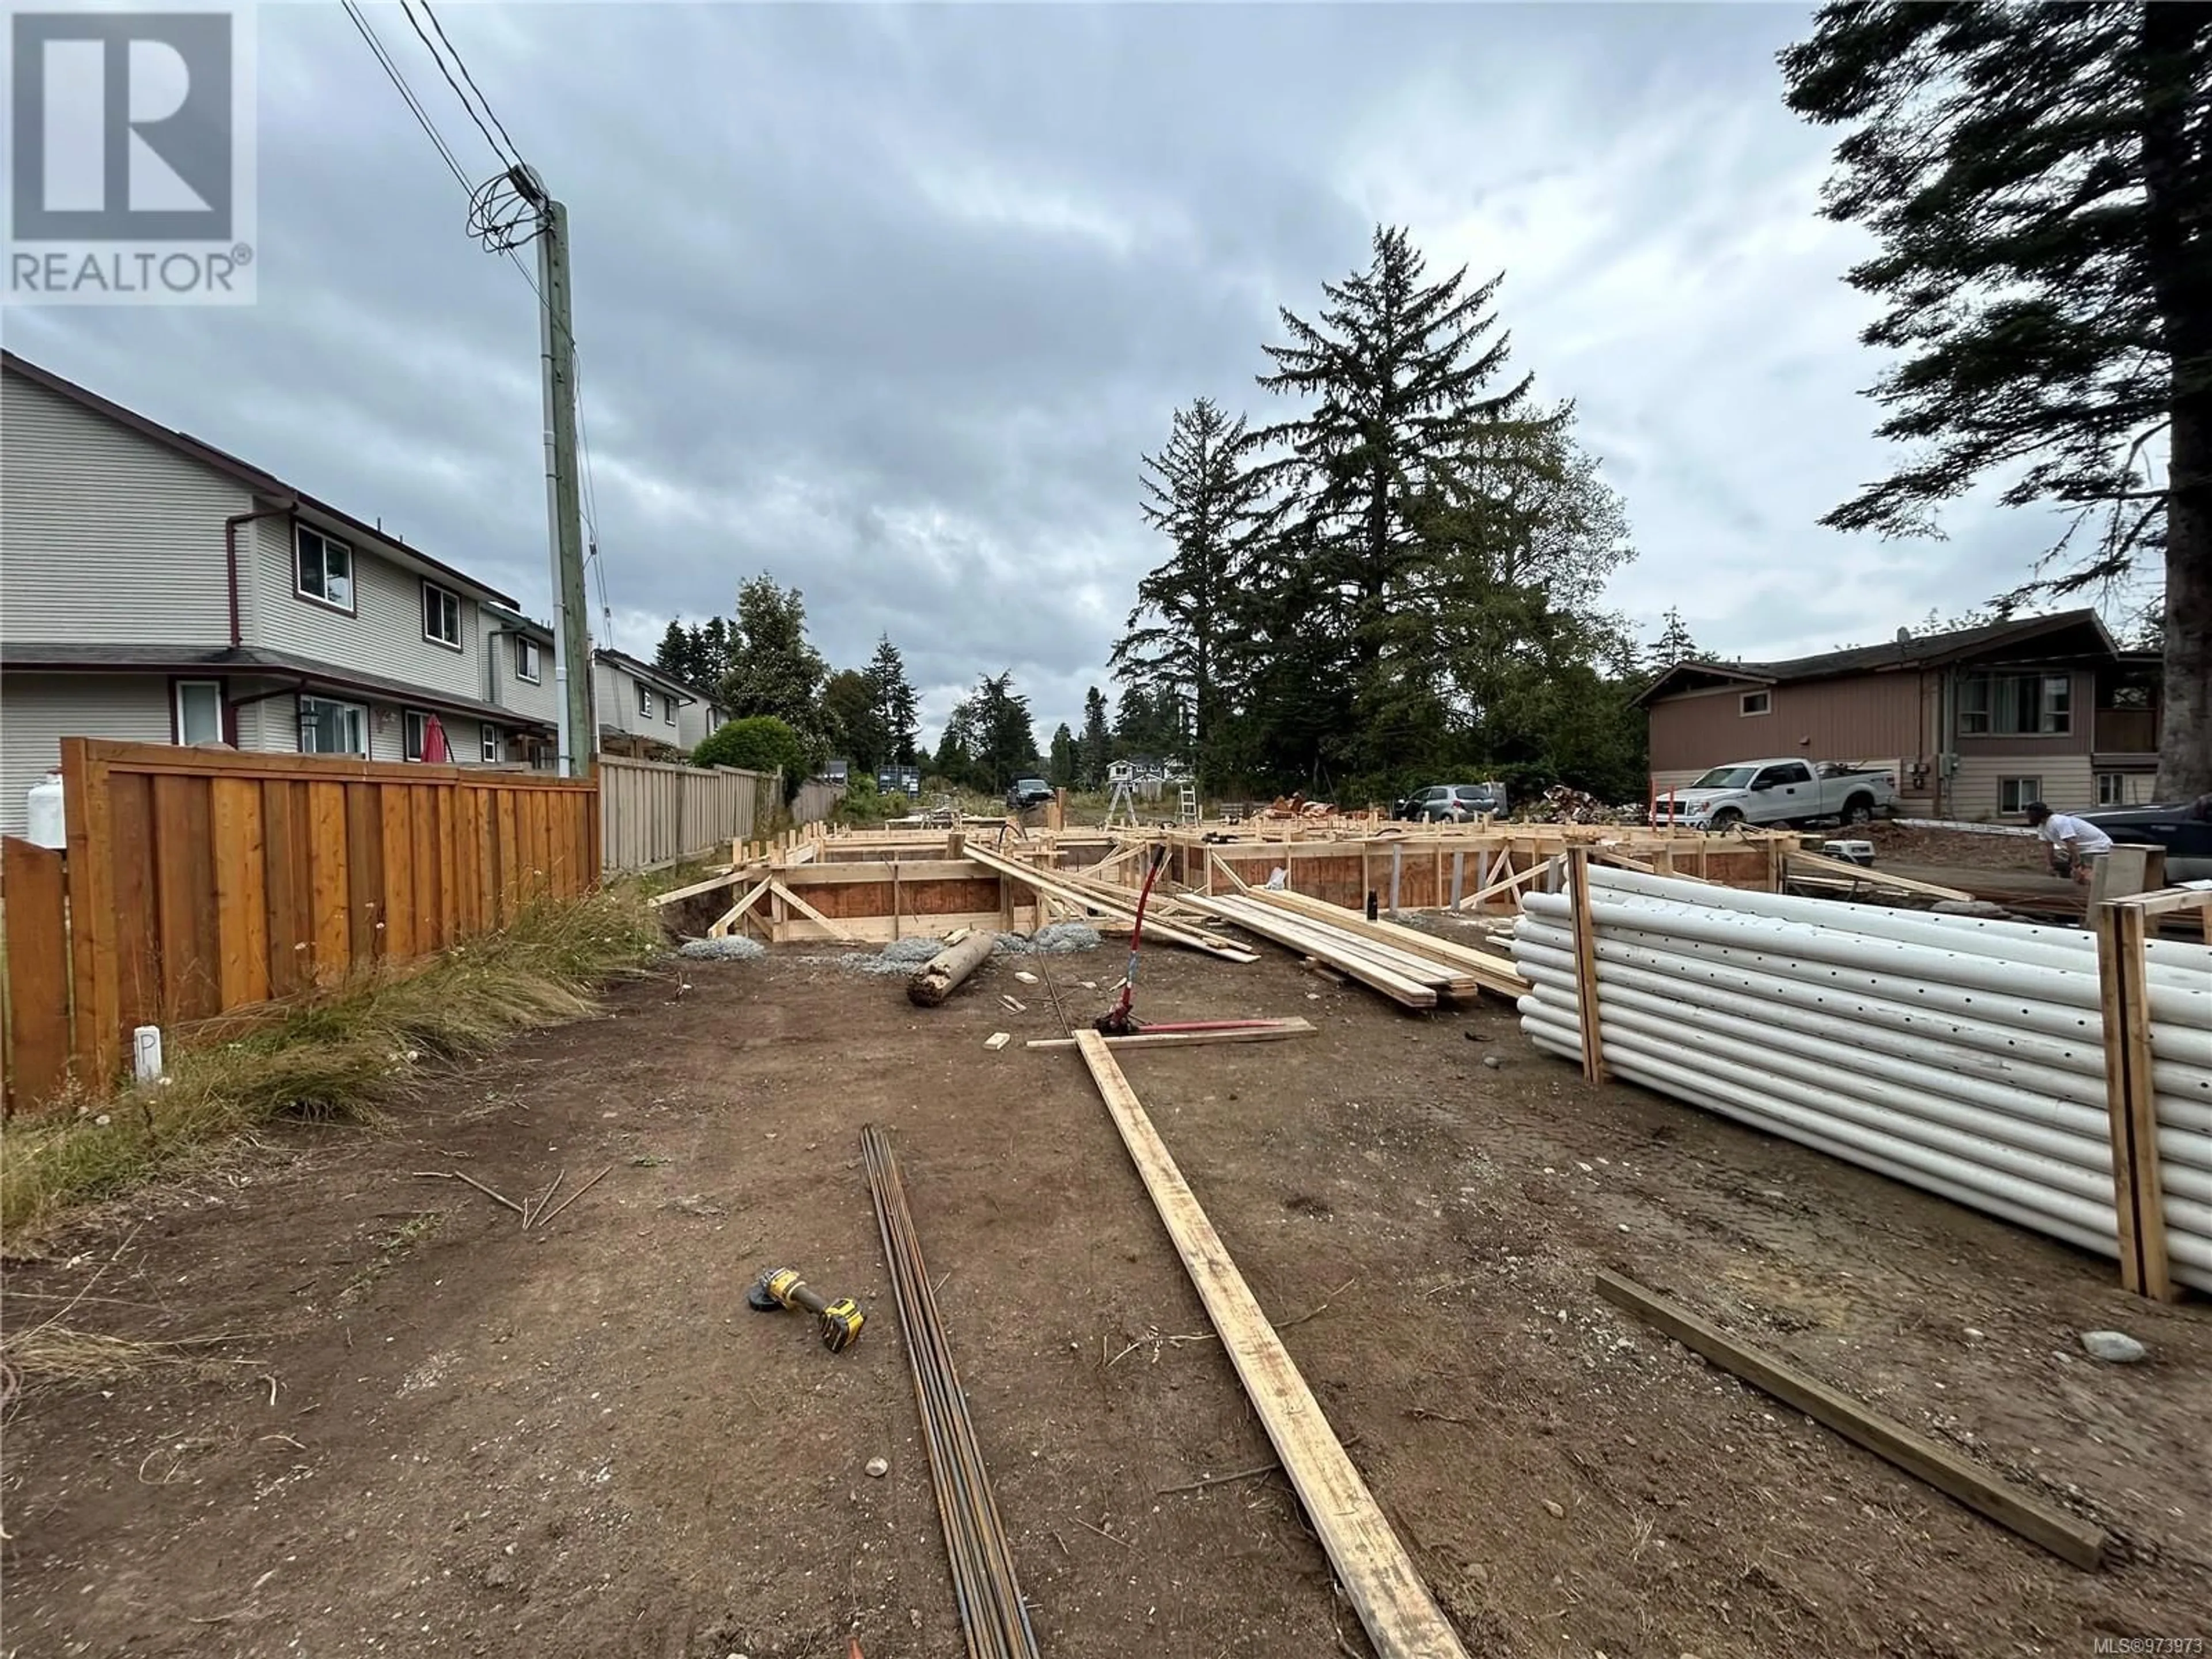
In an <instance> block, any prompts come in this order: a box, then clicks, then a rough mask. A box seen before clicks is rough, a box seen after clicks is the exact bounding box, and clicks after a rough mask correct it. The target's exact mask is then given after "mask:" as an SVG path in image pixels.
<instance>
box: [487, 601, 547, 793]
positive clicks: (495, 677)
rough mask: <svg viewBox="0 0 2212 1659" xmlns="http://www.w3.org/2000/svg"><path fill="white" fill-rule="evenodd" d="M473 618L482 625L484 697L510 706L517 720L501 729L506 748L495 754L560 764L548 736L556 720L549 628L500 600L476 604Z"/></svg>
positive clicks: (538, 765)
mask: <svg viewBox="0 0 2212 1659" xmlns="http://www.w3.org/2000/svg"><path fill="white" fill-rule="evenodd" d="M477 617H478V619H479V620H480V621H481V622H482V623H483V697H484V701H485V702H489V703H495V704H497V705H498V706H499V707H500V708H504V709H509V710H512V711H513V718H514V720H516V721H517V722H519V723H518V724H516V725H513V726H509V727H507V744H506V752H505V753H503V754H502V755H501V756H500V757H498V758H500V759H501V760H504V761H507V762H508V763H516V762H520V763H522V764H524V765H526V766H529V767H532V768H533V769H536V770H538V771H550V770H551V769H553V768H555V767H556V766H557V765H558V764H559V763H560V756H559V754H558V753H557V752H556V744H555V740H554V735H553V734H554V732H556V729H557V728H558V726H559V725H560V720H561V690H560V684H559V682H558V681H557V680H556V679H555V678H554V674H553V630H552V629H550V628H549V627H547V626H546V625H545V624H544V623H541V622H533V621H532V620H531V619H530V618H529V617H526V616H524V615H523V614H522V613H521V612H520V611H513V610H509V609H508V608H507V606H505V605H489V604H487V605H482V606H480V607H479V608H478V611H477ZM484 758H485V759H486V760H487V761H489V760H490V759H492V758H493V757H491V756H490V755H489V754H487V755H486V756H485V757H484Z"/></svg>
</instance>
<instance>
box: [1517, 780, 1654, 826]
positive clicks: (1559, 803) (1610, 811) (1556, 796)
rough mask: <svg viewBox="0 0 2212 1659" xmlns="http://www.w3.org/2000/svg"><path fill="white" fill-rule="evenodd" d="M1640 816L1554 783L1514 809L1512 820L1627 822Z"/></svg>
mask: <svg viewBox="0 0 2212 1659" xmlns="http://www.w3.org/2000/svg"><path fill="white" fill-rule="evenodd" d="M1641 816H1642V814H1641V812H1640V811H1639V810H1638V809H1637V808H1634V807H1620V806H1608V805H1606V804H1605V803H1604V802H1603V801H1601V800H1600V799H1598V798H1597V797H1596V796H1595V795H1591V794H1585V793H1583V791H1582V790H1579V789H1570V788H1569V787H1567V786H1566V785H1565V784H1564V783H1555V784H1553V786H1552V787H1550V788H1549V789H1547V790H1546V791H1545V792H1544V793H1542V794H1541V795H1539V796H1538V797H1537V798H1536V799H1534V801H1531V802H1530V803H1528V805H1525V806H1522V807H1518V808H1516V809H1515V811H1514V812H1513V814H1512V818H1513V822H1515V823H1632V822H1634V821H1636V819H1637V818H1638V817H1641Z"/></svg>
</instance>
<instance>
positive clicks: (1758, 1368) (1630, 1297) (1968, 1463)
mask: <svg viewBox="0 0 2212 1659" xmlns="http://www.w3.org/2000/svg"><path fill="white" fill-rule="evenodd" d="M1596 1289H1597V1293H1598V1294H1599V1295H1600V1296H1601V1297H1604V1298H1605V1299H1606V1300H1607V1301H1608V1302H1610V1303H1612V1304H1613V1305H1614V1306H1615V1307H1619V1308H1623V1309H1626V1310H1627V1311H1628V1312H1630V1313H1632V1314H1634V1315H1635V1316H1637V1317H1638V1318H1639V1319H1642V1320H1644V1321H1646V1322H1649V1323H1650V1324H1651V1325H1653V1326H1655V1327H1656V1328H1658V1329H1660V1330H1662V1331H1664V1332H1665V1333H1666V1334H1668V1335H1669V1336H1671V1337H1673V1338H1674V1340H1676V1341H1677V1342H1680V1343H1681V1344H1682V1345H1683V1346H1685V1347H1687V1348H1690V1349H1692V1350H1693V1351H1694V1352H1698V1353H1700V1354H1703V1355H1704V1356H1705V1358H1707V1359H1710V1360H1711V1361H1712V1362H1713V1363H1714V1364H1717V1365H1719V1366H1721V1367H1722V1368H1723V1369H1724V1370H1728V1371H1729V1372H1732V1373H1733V1374H1734V1375H1735V1376H1740V1377H1741V1378H1742V1379H1743V1380H1744V1381H1745V1382H1747V1383H1750V1384H1751V1385H1752V1386H1753V1387H1754V1388H1756V1389H1762V1390H1763V1391H1765V1393H1767V1394H1770V1395H1773V1396H1774V1397H1775V1398H1776V1399H1777V1400H1780V1401H1784V1402H1785V1403H1786V1404H1789V1405H1790V1406H1794V1407H1796V1408H1797V1409H1798V1410H1799V1411H1801V1412H1803V1413H1805V1414H1806V1415H1807V1416H1808V1417H1812V1418H1814V1419H1818V1420H1819V1421H1820V1422H1822V1423H1825V1424H1826V1425H1828V1426H1829V1427H1830V1428H1832V1429H1833V1430H1835V1431H1836V1432H1837V1433H1838V1434H1840V1435H1842V1436H1843V1437H1844V1438H1845V1439H1847V1440H1850V1441H1854V1442H1856V1443H1857V1444H1859V1445H1862V1446H1863V1447H1865V1448H1866V1449H1868V1450H1869V1451H1870V1452H1872V1453H1874V1454H1875V1455H1876V1456H1877V1457H1881V1458H1884V1459H1887V1461H1888V1462H1892V1463H1894V1464H1895V1465H1896V1466H1897V1467H1898V1468H1900V1469H1903V1470H1905V1472H1906V1473H1907V1474H1912V1475H1917V1477H1919V1478H1920V1479H1921V1480H1925V1481H1926V1482H1927V1483H1928V1484H1929V1486H1934V1487H1935V1488H1936V1490H1938V1491H1939V1492H1944V1493H1946V1494H1947V1495H1948V1496H1950V1497H1952V1498H1956V1499H1957V1500H1958V1501H1959V1502H1960V1503H1961V1504H1966V1506H1967V1507H1968V1508H1969V1509H1972V1510H1979V1511H1980V1512H1981V1513H1982V1514H1984V1515H1985V1516H1989V1518H1990V1520H1992V1521H1995V1522H1997V1523H1998V1525H2000V1526H2002V1527H2008V1528H2011V1530H2013V1531H2014V1532H2015V1533H2018V1534H2020V1535H2021V1537H2022V1538H2025V1539H2027V1540H2028V1541H2030V1542H2032V1543H2036V1544H2040V1545H2041V1546H2042V1547H2044V1548H2045V1549H2047V1550H2049V1551H2050V1552H2051V1553H2052V1554H2053V1555H2056V1556H2057V1557H2058V1558H2059V1559H2061V1560H2063V1561H2069V1562H2071V1563H2072V1564H2073V1565H2075V1566H2077V1567H2081V1568H2083V1569H2085V1570H2087V1571H2092V1572H2093V1571H2096V1569H2097V1568H2098V1567H2099V1566H2100V1565H2102V1564H2103V1561H2104V1557H2105V1544H2106V1538H2105V1532H2104V1529H2103V1528H2101V1527H2097V1526H2093V1525H2092V1524H2091V1523H2089V1522H2087V1521H2081V1520H2077V1519H2075V1517H2074V1516H2070V1515H2069V1514H2067V1513H2066V1511H2065V1510H2061V1509H2057V1508H2056V1507H2054V1506H2053V1505H2051V1504H2046V1503H2045V1502H2043V1500H2042V1499H2040V1498H2036V1497H2033V1496H2032V1495H2031V1494H2029V1493H2027V1492H2023V1491H2021V1489H2020V1488H2019V1487H2018V1486H2014V1485H2012V1484H2011V1483H2010V1482H2009V1481H2007V1480H2002V1478H2000V1477H1999V1476H1997V1475H1995V1474H1990V1472H1989V1471H1988V1470H1986V1469H1984V1468H1982V1467H1981V1466H1980V1465H1979V1464H1978V1463H1976V1462H1972V1460H1971V1459H1968V1458H1965V1457H1961V1456H1960V1455H1958V1454H1957V1453H1956V1452H1954V1451H1952V1450H1951V1449H1948V1447H1945V1446H1940V1445H1938V1444H1937V1443H1936V1442H1934V1441H1933V1440H1930V1439H1929V1438H1928V1437H1926V1436H1925V1435H1921V1434H1916V1433H1914V1432H1913V1431H1911V1429H1908V1428H1906V1427H1905V1425H1903V1424H1901V1423H1897V1422H1894V1421H1893V1420H1891V1419H1888V1418H1887V1417H1884V1416H1882V1415H1881V1413H1878V1412H1875V1411H1874V1410H1872V1409H1870V1408H1869V1407H1866V1406H1864V1405H1863V1404H1861V1403H1860V1402H1859V1401H1856V1400H1854V1399H1852V1398H1851V1397H1850V1395H1846V1394H1842V1393H1839V1392H1838V1391H1837V1390H1836V1389H1831V1388H1829V1387H1828V1386H1827V1385H1826V1383H1817V1382H1815V1381H1814V1379H1813V1378H1811V1377H1809V1376H1806V1375H1805V1373H1804V1372H1802V1371H1800V1370H1796V1369H1795V1368H1794V1367H1792V1366H1790V1365H1788V1364H1784V1363H1783V1362H1782V1361H1781V1360H1780V1359H1778V1358H1776V1357H1775V1356H1773V1355H1772V1354H1770V1353H1767V1352H1764V1351H1763V1350H1761V1349H1759V1348H1755V1347H1753V1346H1751V1345H1750V1344H1748V1343H1746V1342H1740V1341H1738V1340H1736V1339H1735V1338H1734V1337H1732V1336H1730V1335H1729V1334H1728V1333H1727V1332H1725V1331H1723V1330H1722V1329H1721V1328H1719V1327H1718V1326H1717V1325H1714V1324H1711V1323H1710V1322H1707V1321H1706V1320H1704V1319H1701V1318H1699V1316H1697V1315H1696V1314H1694V1313H1692V1312H1691V1311H1690V1310H1688V1309H1687V1308H1685V1307H1683V1306H1682V1305H1681V1304H1679V1303H1676V1302H1672V1301H1669V1300H1668V1298H1667V1297H1662V1296H1661V1295H1659V1294H1658V1293H1657V1292H1656V1291H1651V1290H1649V1289H1647V1288H1645V1287H1644V1285H1638V1283H1637V1282H1636V1281H1635V1280H1634V1279H1624V1278H1622V1277H1621V1276H1620V1274H1618V1273H1607V1272H1604V1271H1603V1270H1601V1271H1600V1272H1599V1273H1598V1275H1597V1283H1596Z"/></svg>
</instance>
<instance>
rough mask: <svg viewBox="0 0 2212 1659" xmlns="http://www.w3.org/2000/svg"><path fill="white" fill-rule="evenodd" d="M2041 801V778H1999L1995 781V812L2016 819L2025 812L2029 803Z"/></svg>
mask: <svg viewBox="0 0 2212 1659" xmlns="http://www.w3.org/2000/svg"><path fill="white" fill-rule="evenodd" d="M2041 799H2043V780H2042V779H2041V778H1999V779H1998V780H1997V811H2000V812H2003V813H2005V814H2007V815H2008V816H2011V817H2018V816H2019V815H2020V814H2021V813H2022V812H2025V811H2027V805H2028V803H2029V802H2030V801H2037V800H2041Z"/></svg>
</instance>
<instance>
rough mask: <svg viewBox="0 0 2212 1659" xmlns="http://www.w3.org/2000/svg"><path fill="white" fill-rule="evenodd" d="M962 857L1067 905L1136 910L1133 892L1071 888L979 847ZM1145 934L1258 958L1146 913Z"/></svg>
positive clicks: (1212, 952)
mask: <svg viewBox="0 0 2212 1659" xmlns="http://www.w3.org/2000/svg"><path fill="white" fill-rule="evenodd" d="M964 856H965V857H966V858H968V859H969V860H972V861H973V862H975V863H976V864H980V865H981V866H983V867H984V868H985V869H987V870H989V871H992V872H994V873H996V874H999V875H1001V876H1009V877H1012V878H1013V879H1015V880H1017V881H1019V882H1021V883H1022V884H1024V885H1025V886H1027V887H1029V888H1030V889H1031V890H1033V891H1036V892H1039V893H1043V894H1045V895H1047V896H1050V897H1054V898H1058V899H1061V900H1064V901H1065V902H1068V903H1070V904H1074V905H1080V906H1082V907H1084V908H1086V909H1096V910H1105V911H1107V912H1108V913H1109V914H1118V915H1121V916H1124V917H1128V916H1133V915H1135V913H1136V904H1137V898H1136V895H1135V894H1134V893H1127V894H1121V895H1119V896H1109V895H1108V894H1106V893H1103V892H1100V891H1097V890H1086V889H1084V888H1079V887H1073V886H1070V885H1069V884H1066V883H1065V882H1063V881H1061V880H1060V879H1059V878H1058V875H1057V873H1056V872H1049V871H1043V870H1039V869H1036V868H1035V867H1033V866H1030V865H1026V864H1020V863H1017V862H1016V861H1014V860H1011V859H1002V858H998V857H996V856H994V854H990V853H987V852H985V851H984V850H982V849H981V848H976V847H970V848H967V849H966V852H965V854H964ZM1145 934H1146V938H1148V939H1161V940H1164V941H1165V942H1167V943H1169V944H1172V945H1186V946H1188V948H1190V949H1191V950H1194V951H1205V952H1206V954H1207V955H1208V956H1214V957H1220V958H1221V959H1222V960H1223V961H1225V962H1240V963H1242V962H1257V961H1258V960H1259V957H1258V956H1257V955H1256V954H1255V952H1253V951H1247V950H1245V949H1244V948H1243V946H1242V945H1237V943H1236V942H1235V941H1233V940H1231V939H1222V938H1220V937H1218V935H1215V934H1212V933H1199V932H1194V931H1193V930H1191V929H1189V928H1185V927H1176V926H1174V925H1173V924H1171V923H1168V922H1158V923H1155V922H1154V921H1152V917H1151V916H1150V915H1149V914H1148V915H1146V919H1145Z"/></svg>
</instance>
